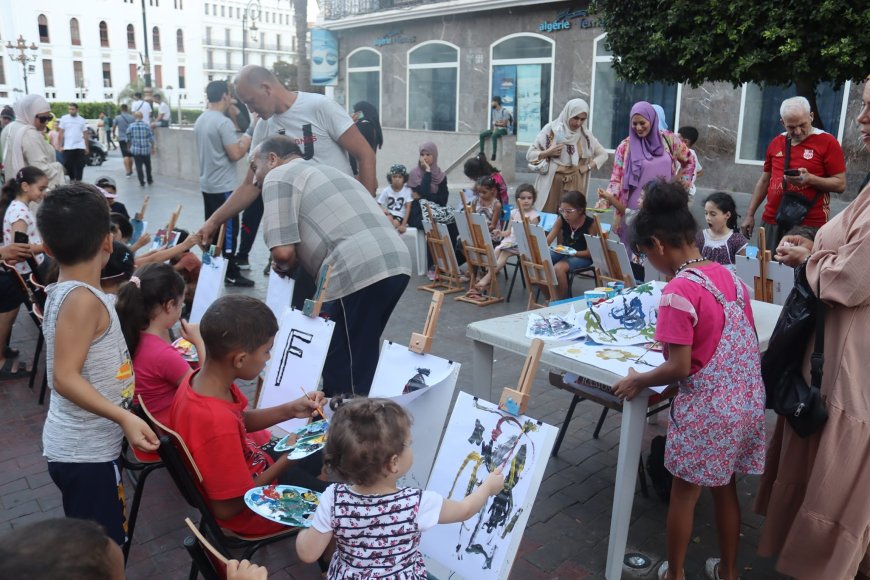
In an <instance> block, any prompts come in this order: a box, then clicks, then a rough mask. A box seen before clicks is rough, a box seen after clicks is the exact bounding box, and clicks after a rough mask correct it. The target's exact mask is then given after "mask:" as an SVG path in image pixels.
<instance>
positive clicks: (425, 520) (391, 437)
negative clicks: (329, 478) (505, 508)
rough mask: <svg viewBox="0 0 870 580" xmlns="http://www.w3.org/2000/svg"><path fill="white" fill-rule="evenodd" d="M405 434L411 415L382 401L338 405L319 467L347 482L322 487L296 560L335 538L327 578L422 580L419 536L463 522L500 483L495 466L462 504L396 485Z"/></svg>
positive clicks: (406, 456) (405, 466) (404, 466)
mask: <svg viewBox="0 0 870 580" xmlns="http://www.w3.org/2000/svg"><path fill="white" fill-rule="evenodd" d="M410 437H411V418H410V417H409V416H408V414H407V413H406V412H405V410H404V409H403V408H402V407H400V406H399V405H397V404H396V403H394V402H392V401H390V400H388V399H368V398H360V399H353V400H351V401H349V402H347V403H345V404H343V405H342V406H340V407H339V408H338V410H337V411H336V412H335V415H334V416H333V417H332V419H331V421H330V423H329V430H328V431H327V439H326V448H325V449H324V456H323V458H324V461H323V462H324V464H325V465H326V466H327V468H329V469H330V470H331V471H332V472H333V474H334V475H337V476H338V477H340V478H341V479H343V480H344V481H346V483H336V484H333V485H330V486H329V487H328V488H326V491H325V492H323V495H322V496H321V498H320V504H319V505H318V507H317V511H316V512H315V514H314V519H313V521H312V525H311V527H310V528H308V529H306V530H303V531H302V532H300V533H299V536H298V538H297V539H296V551H297V552H298V553H299V558H300V559H301V560H302V561H303V562H314V561H316V560H317V559H318V558H319V557H320V556H321V555H322V554H323V552H324V551H325V550H326V548H327V546H328V544H329V542H330V541H331V540H332V539H333V537H334V538H335V546H336V547H335V554H334V555H333V556H332V562H331V563H330V565H329V572H328V573H327V578H329V579H331V580H338V579H341V580H363V579H365V580H368V579H373V578H390V579H391V580H392V579H395V580H424V579H425V578H426V566H425V564H424V563H423V555H422V554H421V553H420V550H419V546H420V534H421V532H423V531H425V530H427V529H429V528H431V527H433V526H435V525H436V524H449V523H455V522H462V521H465V520H467V519H469V518H470V517H472V516H473V515H474V514H476V513H477V512H479V511H480V510H481V508H483V506H484V504H485V503H486V500H487V498H489V497H490V496H492V495H495V494H497V493H498V492H499V491H501V489H502V487H503V486H504V477H503V476H502V473H501V469H498V470H496V471H493V472H492V473H490V474H489V477H487V478H486V480H485V481H484V482H483V484H482V485H481V486H480V487H478V488H477V489H475V490H474V491H473V492H472V493H471V494H470V495H468V496H467V497H466V498H465V499H463V500H462V501H451V500H448V499H444V498H442V497H441V496H440V495H438V494H437V493H434V492H431V491H423V490H419V489H413V488H407V487H406V488H399V487H397V486H396V481H397V480H398V479H399V478H400V477H402V476H403V475H405V473H407V472H408V470H409V469H410V468H411V465H412V464H413V461H414V457H413V453H412V452H411V440H410Z"/></svg>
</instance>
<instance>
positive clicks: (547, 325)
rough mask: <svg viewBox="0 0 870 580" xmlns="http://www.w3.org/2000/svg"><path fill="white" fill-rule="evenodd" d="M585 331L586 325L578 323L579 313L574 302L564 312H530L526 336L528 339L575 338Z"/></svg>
mask: <svg viewBox="0 0 870 580" xmlns="http://www.w3.org/2000/svg"><path fill="white" fill-rule="evenodd" d="M584 333H585V330H584V327H583V326H582V325H578V324H577V314H576V312H575V310H574V305H573V304H572V305H571V308H570V309H569V310H568V312H566V313H564V314H558V313H555V312H550V313H549V314H546V315H543V316H542V315H540V314H537V313H535V312H529V316H528V319H527V320H526V338H528V339H535V338H540V339H541V340H573V339H575V338H579V337H581V336H583V335H584Z"/></svg>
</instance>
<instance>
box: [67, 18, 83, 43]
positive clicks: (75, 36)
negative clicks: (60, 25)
mask: <svg viewBox="0 0 870 580" xmlns="http://www.w3.org/2000/svg"><path fill="white" fill-rule="evenodd" d="M69 39H70V44H72V45H74V46H81V45H82V37H81V34H79V21H78V19H76V18H71V19H70V21H69Z"/></svg>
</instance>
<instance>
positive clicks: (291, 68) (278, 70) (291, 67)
mask: <svg viewBox="0 0 870 580" xmlns="http://www.w3.org/2000/svg"><path fill="white" fill-rule="evenodd" d="M272 72H273V73H275V76H276V77H278V80H279V81H281V84H282V85H284V88H286V89H287V90H290V91H297V90H299V69H298V67H297V66H296V65H295V64H291V63H289V62H285V61H283V60H276V61H275V64H273V65H272Z"/></svg>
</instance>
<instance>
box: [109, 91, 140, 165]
mask: <svg viewBox="0 0 870 580" xmlns="http://www.w3.org/2000/svg"><path fill="white" fill-rule="evenodd" d="M135 120H136V119H134V118H133V115H131V114H130V107H128V106H127V103H124V104H123V105H121V112H120V113H118V116H117V117H115V126H114V127H113V128H112V131H114V132H115V136H116V137H117V138H118V143H120V147H121V157H122V158H123V159H124V171H125V173H126V174H127V177H131V176H132V175H133V154H132V153H130V148H129V147H128V146H127V127H129V126H130V125H131V124H132V123H133V121H135Z"/></svg>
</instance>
